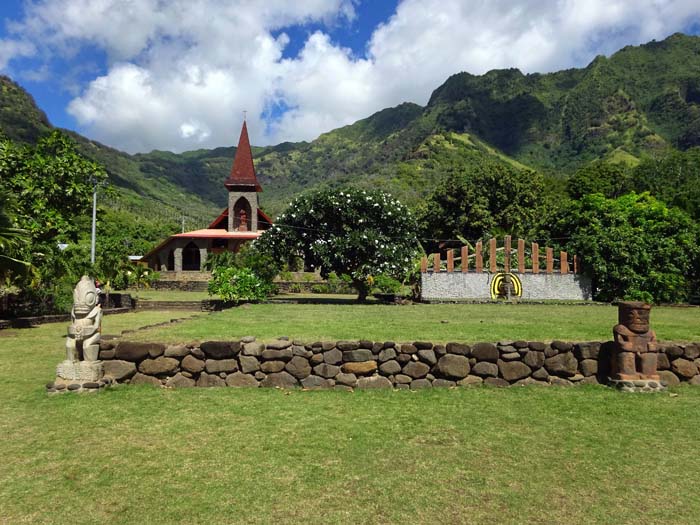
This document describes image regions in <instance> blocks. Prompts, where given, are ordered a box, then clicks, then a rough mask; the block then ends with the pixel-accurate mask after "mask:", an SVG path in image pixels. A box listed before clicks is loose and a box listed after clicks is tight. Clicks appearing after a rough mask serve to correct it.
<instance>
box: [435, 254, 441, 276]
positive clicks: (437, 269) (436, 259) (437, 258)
mask: <svg viewBox="0 0 700 525" xmlns="http://www.w3.org/2000/svg"><path fill="white" fill-rule="evenodd" d="M433 255H435V257H434V259H433V271H434V272H437V273H440V252H438V253H435V254H433Z"/></svg>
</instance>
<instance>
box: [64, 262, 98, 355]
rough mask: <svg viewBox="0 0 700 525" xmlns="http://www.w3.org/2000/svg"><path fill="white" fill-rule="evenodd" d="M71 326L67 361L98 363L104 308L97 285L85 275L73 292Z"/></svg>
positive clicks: (67, 339)
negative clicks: (100, 301) (101, 304)
mask: <svg viewBox="0 0 700 525" xmlns="http://www.w3.org/2000/svg"><path fill="white" fill-rule="evenodd" d="M70 315H71V321H72V322H71V325H70V326H69V327H68V337H67V338H66V360H67V361H71V362H76V361H97V358H98V356H99V353H100V331H101V328H102V307H101V306H100V303H99V297H98V291H97V288H96V287H95V283H94V282H93V281H92V279H91V278H90V277H88V276H87V275H83V277H82V278H81V279H80V282H79V283H78V285H77V286H76V287H75V290H74V291H73V309H72V310H71V314H70Z"/></svg>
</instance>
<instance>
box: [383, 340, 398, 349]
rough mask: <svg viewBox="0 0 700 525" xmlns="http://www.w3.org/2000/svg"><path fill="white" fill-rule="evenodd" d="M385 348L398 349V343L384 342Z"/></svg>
mask: <svg viewBox="0 0 700 525" xmlns="http://www.w3.org/2000/svg"><path fill="white" fill-rule="evenodd" d="M383 346H384V348H396V343H395V342H394V341H384V345H383Z"/></svg>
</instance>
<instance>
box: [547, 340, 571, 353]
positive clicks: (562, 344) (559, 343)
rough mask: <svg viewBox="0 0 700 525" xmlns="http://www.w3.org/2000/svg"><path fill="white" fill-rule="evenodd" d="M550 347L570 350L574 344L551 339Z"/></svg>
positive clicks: (562, 350) (561, 350)
mask: <svg viewBox="0 0 700 525" xmlns="http://www.w3.org/2000/svg"><path fill="white" fill-rule="evenodd" d="M552 347H553V348H556V349H557V350H559V351H560V352H571V351H572V350H573V349H574V345H572V344H571V343H567V342H566V341H552Z"/></svg>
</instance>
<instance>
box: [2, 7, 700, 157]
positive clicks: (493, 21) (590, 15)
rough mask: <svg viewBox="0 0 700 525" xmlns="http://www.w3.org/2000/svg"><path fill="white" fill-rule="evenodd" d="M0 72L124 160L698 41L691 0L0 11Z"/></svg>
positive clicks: (327, 125) (297, 135)
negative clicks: (461, 82) (473, 83)
mask: <svg viewBox="0 0 700 525" xmlns="http://www.w3.org/2000/svg"><path fill="white" fill-rule="evenodd" d="M0 18H1V19H2V23H0V72H2V73H3V74H6V75H9V76H10V77H12V78H13V79H15V80H16V81H18V82H19V83H20V84H21V85H22V86H24V87H25V88H26V89H27V90H28V91H29V92H30V93H31V94H32V95H33V96H34V97H35V99H36V100H37V103H38V104H39V106H40V107H41V108H42V109H43V110H44V111H46V113H47V114H48V116H49V118H50V120H51V122H52V123H53V124H55V125H57V126H61V127H67V128H70V129H75V130H77V131H79V132H80V133H83V134H85V135H86V136H88V137H90V138H94V139H96V140H100V141H101V142H104V143H106V144H109V145H111V146H114V147H117V148H120V149H124V150H127V151H130V152H136V151H149V150H151V149H156V148H157V149H169V150H174V151H182V150H187V149H196V148H200V147H215V146H222V145H230V144H232V143H234V142H235V139H236V137H237V133H238V130H239V129H240V123H241V119H242V112H243V110H247V112H248V113H247V114H248V123H249V130H250V133H251V138H252V140H253V142H254V143H255V144H260V145H262V144H270V143H277V142H281V141H283V140H293V141H296V140H312V139H313V138H315V137H316V136H318V135H319V134H320V133H323V132H325V131H328V130H330V129H333V128H336V127H339V126H342V125H346V124H349V123H352V122H354V121H356V120H358V119H360V118H364V117H366V116H368V115H370V114H372V113H373V112H375V111H378V110H380V109H382V108H384V107H389V106H394V105H397V104H399V103H401V102H404V101H412V102H415V103H418V104H425V103H426V102H427V100H428V98H429V96H430V93H431V92H432V90H433V89H435V88H436V87H438V86H439V85H440V84H441V83H442V82H444V81H445V79H446V78H447V77H448V76H449V75H451V74H454V73H457V72H459V71H469V72H471V73H474V74H481V73H484V72H486V71H488V70H490V69H494V68H505V67H518V68H520V69H521V70H523V71H524V72H547V71H554V70H557V69H562V68H566V67H581V66H585V65H586V64H587V63H588V62H589V61H590V60H592V59H593V58H594V57H595V56H596V55H597V54H601V53H602V54H611V53H613V52H614V51H616V50H617V49H619V48H621V47H623V46H625V45H628V44H632V45H637V44H640V43H644V42H647V41H649V40H651V39H662V38H665V37H666V36H668V35H669V34H671V33H673V32H676V31H681V32H685V33H690V34H700V3H699V2H697V0H665V1H663V2H659V1H657V0H561V1H554V0H551V1H547V0H490V1H488V2H486V1H482V0H400V1H399V0H375V1H359V0H296V1H295V2H294V3H291V2H288V1H286V0H267V1H266V2H258V1H254V0H168V1H167V2H162V1H159V0H101V1H100V2H96V1H95V0H34V1H32V2H25V1H24V0H3V1H2V3H0Z"/></svg>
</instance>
